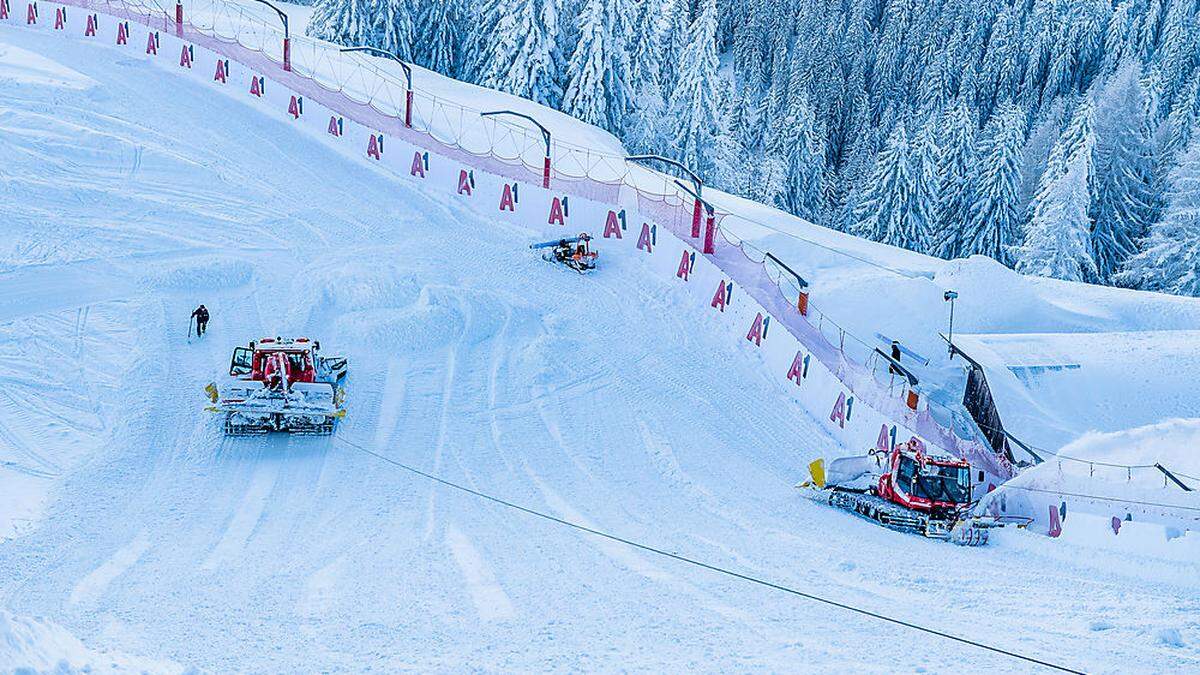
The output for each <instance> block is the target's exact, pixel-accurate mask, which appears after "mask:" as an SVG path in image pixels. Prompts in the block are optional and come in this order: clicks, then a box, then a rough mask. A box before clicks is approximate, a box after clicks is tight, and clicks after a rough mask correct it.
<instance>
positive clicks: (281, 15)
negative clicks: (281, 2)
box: [254, 0, 291, 40]
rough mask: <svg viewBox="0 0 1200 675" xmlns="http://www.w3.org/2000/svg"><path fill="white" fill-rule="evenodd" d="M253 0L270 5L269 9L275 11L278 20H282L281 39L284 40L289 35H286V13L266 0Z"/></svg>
mask: <svg viewBox="0 0 1200 675" xmlns="http://www.w3.org/2000/svg"><path fill="white" fill-rule="evenodd" d="M254 1H255V2H261V3H262V4H264V5H266V6H267V7H270V8H271V9H273V10H275V13H276V14H278V15H279V20H280V21H282V22H283V39H284V40H286V39H288V38H289V37H291V36H290V35H288V16H287V13H285V12H284V11H283V10H282V9H279V8H278V7H276V6H275V5H274V4H272V3H270V2H268V1H267V0H254Z"/></svg>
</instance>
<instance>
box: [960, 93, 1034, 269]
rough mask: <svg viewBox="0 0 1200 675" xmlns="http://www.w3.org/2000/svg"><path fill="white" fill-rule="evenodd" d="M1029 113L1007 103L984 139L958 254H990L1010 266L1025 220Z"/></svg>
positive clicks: (965, 208)
mask: <svg viewBox="0 0 1200 675" xmlns="http://www.w3.org/2000/svg"><path fill="white" fill-rule="evenodd" d="M1024 143H1025V115H1024V113H1022V112H1021V109H1020V108H1018V107H1017V106H1015V105H1012V104H1006V105H1002V106H1001V107H1000V108H998V109H997V111H996V114H995V116H993V117H992V120H991V122H989V123H988V126H987V128H986V129H985V130H984V134H983V138H982V140H981V142H980V143H979V149H978V154H979V162H978V164H977V166H978V170H977V172H976V174H975V178H974V180H973V181H972V185H971V190H970V193H971V200H970V202H969V203H968V204H966V205H965V207H964V215H963V217H964V218H965V223H964V226H963V230H962V234H961V236H960V239H959V242H958V251H957V255H959V256H964V257H965V256H969V255H976V254H978V255H986V256H989V257H991V258H993V259H995V260H997V261H999V262H1001V263H1004V264H1006V265H1007V264H1010V263H1011V259H1010V249H1011V248H1012V247H1013V246H1014V245H1015V244H1017V243H1018V241H1017V236H1018V233H1019V232H1020V227H1021V220H1022V208H1021V148H1022V146H1023V145H1024Z"/></svg>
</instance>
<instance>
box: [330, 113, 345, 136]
mask: <svg viewBox="0 0 1200 675" xmlns="http://www.w3.org/2000/svg"><path fill="white" fill-rule="evenodd" d="M344 124H345V123H344V122H343V121H342V118H341V117H338V116H336V115H330V116H329V135H330V136H333V137H334V138H341V137H342V134H344V133H345V129H344V128H343V127H344Z"/></svg>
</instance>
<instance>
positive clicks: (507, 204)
mask: <svg viewBox="0 0 1200 675" xmlns="http://www.w3.org/2000/svg"><path fill="white" fill-rule="evenodd" d="M519 185H520V184H519V183H505V184H504V187H503V188H501V190H500V210H501V211H508V212H510V213H516V211H517V204H518V203H520V202H519V200H520V198H521V193H520V190H519V189H518V186H519Z"/></svg>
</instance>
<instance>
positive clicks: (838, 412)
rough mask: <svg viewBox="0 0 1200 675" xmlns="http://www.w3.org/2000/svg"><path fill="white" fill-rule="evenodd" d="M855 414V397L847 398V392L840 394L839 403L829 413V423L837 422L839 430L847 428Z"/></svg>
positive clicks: (835, 403)
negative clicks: (847, 423)
mask: <svg viewBox="0 0 1200 675" xmlns="http://www.w3.org/2000/svg"><path fill="white" fill-rule="evenodd" d="M853 414H854V397H853V396H846V392H839V393H838V397H837V401H834V403H833V410H832V411H830V413H829V421H830V422H835V423H836V424H837V425H838V428H839V429H845V428H846V422H849V421H850V418H851V416H852V415H853Z"/></svg>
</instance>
